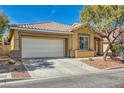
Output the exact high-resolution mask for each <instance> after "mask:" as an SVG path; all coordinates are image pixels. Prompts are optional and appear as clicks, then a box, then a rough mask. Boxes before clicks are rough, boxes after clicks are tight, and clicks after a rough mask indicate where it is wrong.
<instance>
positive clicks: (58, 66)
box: [23, 58, 100, 78]
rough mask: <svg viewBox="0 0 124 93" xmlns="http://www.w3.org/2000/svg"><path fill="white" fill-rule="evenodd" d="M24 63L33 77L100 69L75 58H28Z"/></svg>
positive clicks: (83, 72)
mask: <svg viewBox="0 0 124 93" xmlns="http://www.w3.org/2000/svg"><path fill="white" fill-rule="evenodd" d="M23 63H24V65H25V67H26V68H27V70H28V72H29V73H30V75H31V76H32V78H55V77H64V76H70V75H81V74H87V73H94V72H99V71H100V70H99V69H96V68H93V67H91V66H89V65H87V64H85V63H83V61H81V59H74V58H59V59H26V60H23Z"/></svg>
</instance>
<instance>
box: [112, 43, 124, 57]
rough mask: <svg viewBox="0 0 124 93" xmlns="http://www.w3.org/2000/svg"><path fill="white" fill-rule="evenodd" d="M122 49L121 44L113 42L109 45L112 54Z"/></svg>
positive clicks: (117, 53)
mask: <svg viewBox="0 0 124 93" xmlns="http://www.w3.org/2000/svg"><path fill="white" fill-rule="evenodd" d="M123 49H124V47H123V45H121V44H113V45H112V47H111V51H112V55H113V56H118V55H119V54H120V52H121V51H122V50H123Z"/></svg>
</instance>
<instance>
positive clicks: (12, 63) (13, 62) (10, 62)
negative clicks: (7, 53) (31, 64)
mask: <svg viewBox="0 0 124 93" xmlns="http://www.w3.org/2000/svg"><path fill="white" fill-rule="evenodd" d="M8 63H9V64H10V65H14V64H15V63H16V62H15V61H14V60H12V59H10V60H9V61H8Z"/></svg>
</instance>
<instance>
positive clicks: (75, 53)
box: [69, 27, 103, 57]
mask: <svg viewBox="0 0 124 93" xmlns="http://www.w3.org/2000/svg"><path fill="white" fill-rule="evenodd" d="M82 34H84V35H89V37H90V38H89V49H90V50H87V51H82V50H80V49H79V35H82ZM94 37H97V38H99V39H100V46H99V47H100V54H102V53H103V50H102V44H103V43H102V42H103V41H102V38H101V36H99V35H98V34H96V33H95V32H94V31H92V29H89V28H86V27H85V28H83V27H82V28H80V29H77V30H75V31H74V32H73V35H72V37H70V38H69V39H71V40H70V41H69V44H71V45H70V46H71V47H70V56H71V57H91V56H95V51H94Z"/></svg>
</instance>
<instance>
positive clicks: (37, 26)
mask: <svg viewBox="0 0 124 93" xmlns="http://www.w3.org/2000/svg"><path fill="white" fill-rule="evenodd" d="M10 27H11V28H20V29H34V30H38V31H40V30H45V31H47V30H49V31H62V32H69V31H71V30H72V29H73V27H72V26H68V25H64V24H60V23H56V22H41V23H29V24H12V25H11V26H10Z"/></svg>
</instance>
